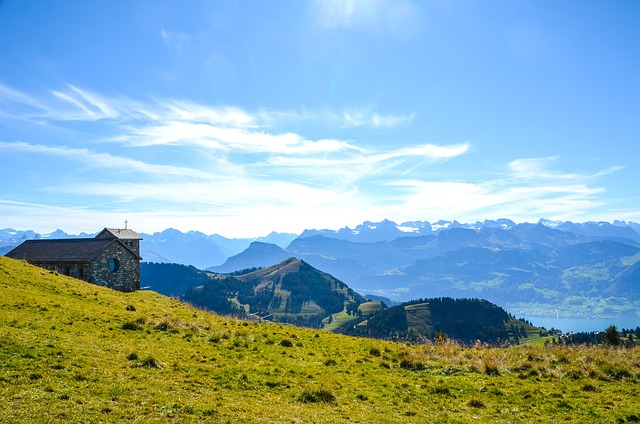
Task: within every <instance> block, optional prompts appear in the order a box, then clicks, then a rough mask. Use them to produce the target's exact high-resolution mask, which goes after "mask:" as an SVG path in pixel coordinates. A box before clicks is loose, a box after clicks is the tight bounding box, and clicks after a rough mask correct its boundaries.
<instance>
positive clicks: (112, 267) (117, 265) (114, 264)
mask: <svg viewBox="0 0 640 424" xmlns="http://www.w3.org/2000/svg"><path fill="white" fill-rule="evenodd" d="M118 268H120V262H119V261H118V260H117V259H116V258H111V260H110V261H109V271H111V272H116V271H117V270H118Z"/></svg>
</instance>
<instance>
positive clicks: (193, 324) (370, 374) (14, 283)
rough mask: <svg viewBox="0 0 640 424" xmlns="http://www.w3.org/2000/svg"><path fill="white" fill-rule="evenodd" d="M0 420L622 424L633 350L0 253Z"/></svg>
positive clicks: (629, 412) (628, 412) (637, 413)
mask: <svg viewBox="0 0 640 424" xmlns="http://www.w3.org/2000/svg"><path fill="white" fill-rule="evenodd" d="M0 364H2V365H1V367H0V382H1V384H0V399H2V401H1V402H0V422H8V423H32V422H75V423H79V422H83V423H89V422H91V423H107V422H136V423H148V422H152V423H169V422H171V423H174V422H180V423H184V422H186V423H189V422H290V423H307V422H327V423H329V422H360V423H370V422H380V423H385V422H386V423H396V422H407V423H409V422H411V423H413V422H442V423H445V422H534V421H535V422H557V421H564V422H612V423H613V422H634V421H638V420H639V419H640V407H639V406H638V402H637V398H638V387H639V385H638V383H640V349H639V348H633V349H626V350H620V349H605V348H587V347H574V348H567V347H550V348H542V347H529V348H521V347H515V348H508V349H498V348H480V347H475V348H463V347H460V346H458V345H456V344H451V343H444V344H442V345H432V344H425V345H420V346H409V345H406V344H403V343H393V342H385V341H381V340H373V339H364V338H353V337H348V336H342V335H336V334H331V333H328V332H322V331H317V330H312V329H301V328H296V327H293V326H285V325H278V324H272V323H262V324H260V323H257V322H248V321H242V320H235V319H228V318H223V317H219V316H216V315H213V314H209V313H206V312H203V311H199V310H196V309H194V308H192V307H190V306H188V305H184V304H181V303H180V302H178V301H177V300H175V299H170V298H167V297H163V296H160V295H158V294H156V293H154V292H148V291H139V292H134V293H120V292H116V291H112V290H109V289H105V288H102V287H97V286H93V285H90V284H87V283H84V282H81V281H79V280H74V279H72V278H68V277H64V276H60V275H57V274H55V273H51V272H49V271H45V270H42V269H40V268H35V267H32V266H30V265H28V264H26V263H25V262H20V261H14V260H11V259H8V258H4V257H0Z"/></svg>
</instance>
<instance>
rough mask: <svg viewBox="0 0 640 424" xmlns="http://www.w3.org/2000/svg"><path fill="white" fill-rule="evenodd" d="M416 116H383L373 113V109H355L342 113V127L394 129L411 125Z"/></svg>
mask: <svg viewBox="0 0 640 424" xmlns="http://www.w3.org/2000/svg"><path fill="white" fill-rule="evenodd" d="M414 118H415V114H413V113H410V114H408V115H382V114H379V113H377V112H373V111H371V108H365V109H354V110H350V111H345V112H343V113H342V124H341V125H342V127H363V126H368V127H374V128H392V127H397V126H406V125H409V124H411V122H413V120H414Z"/></svg>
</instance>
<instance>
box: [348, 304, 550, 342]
mask: <svg viewBox="0 0 640 424" xmlns="http://www.w3.org/2000/svg"><path fill="white" fill-rule="evenodd" d="M540 331H541V330H540V329H539V328H536V327H533V326H531V325H529V324H528V323H526V322H524V321H520V320H517V319H515V318H514V317H513V316H511V315H510V314H509V313H507V312H506V311H505V310H504V309H502V308H501V307H499V306H497V305H494V304H493V303H490V302H488V301H486V300H480V299H452V298H446V297H445V298H435V299H419V300H415V301H411V302H407V303H403V304H402V305H398V306H394V307H392V308H388V309H385V310H383V311H381V312H379V313H377V314H375V315H373V316H371V317H369V318H368V319H366V320H363V321H362V322H361V323H359V324H358V325H356V326H353V327H351V328H349V329H347V331H345V333H347V334H351V335H359V336H368V337H375V338H382V339H409V340H421V339H430V340H433V339H436V338H437V337H438V335H440V337H445V336H446V337H447V338H452V339H455V340H458V341H461V342H463V343H473V342H475V341H476V340H480V341H483V342H487V343H491V344H500V343H502V342H506V341H509V340H513V341H519V340H521V339H526V338H530V337H531V338H533V337H535V338H537V337H539V336H540V334H539V333H540Z"/></svg>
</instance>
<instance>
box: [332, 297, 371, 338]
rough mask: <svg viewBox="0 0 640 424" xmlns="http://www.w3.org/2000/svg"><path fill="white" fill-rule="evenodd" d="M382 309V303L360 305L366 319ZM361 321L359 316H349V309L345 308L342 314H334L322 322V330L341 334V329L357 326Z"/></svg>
mask: <svg viewBox="0 0 640 424" xmlns="http://www.w3.org/2000/svg"><path fill="white" fill-rule="evenodd" d="M380 309H382V306H381V303H380V302H365V303H362V304H360V311H362V316H363V317H365V318H366V317H368V316H369V315H371V314H373V313H375V312H378V311H379V310H380ZM360 321H362V318H360V317H358V316H357V315H349V314H347V308H346V307H345V309H344V310H342V311H341V312H339V313H337V314H333V315H332V316H331V318H325V319H324V320H323V321H322V323H323V324H324V326H323V327H322V329H323V330H324V331H330V332H332V333H340V332H341V329H343V328H346V327H349V326H352V325H355V324H356V323H358V322H360Z"/></svg>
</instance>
